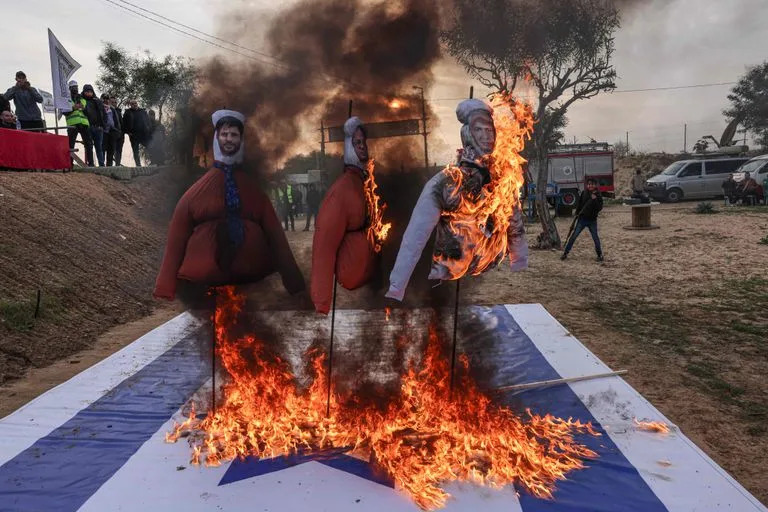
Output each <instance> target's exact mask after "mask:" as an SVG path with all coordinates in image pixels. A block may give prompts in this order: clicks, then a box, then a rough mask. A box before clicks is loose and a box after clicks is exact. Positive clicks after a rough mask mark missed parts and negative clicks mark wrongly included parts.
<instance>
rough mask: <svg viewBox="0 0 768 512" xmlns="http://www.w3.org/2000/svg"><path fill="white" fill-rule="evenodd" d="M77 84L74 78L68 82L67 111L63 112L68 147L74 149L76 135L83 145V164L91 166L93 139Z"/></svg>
mask: <svg viewBox="0 0 768 512" xmlns="http://www.w3.org/2000/svg"><path fill="white" fill-rule="evenodd" d="M79 90H80V89H79V87H78V84H77V82H76V81H75V80H71V81H70V82H69V95H70V97H69V103H70V110H69V112H64V118H65V119H66V120H67V135H68V136H69V149H70V150H74V149H75V142H76V141H77V135H78V134H80V138H81V139H82V141H83V145H84V146H85V164H86V165H87V166H88V167H93V139H92V138H91V130H90V125H89V123H88V117H87V116H86V115H85V106H86V103H87V102H86V100H85V98H83V97H82V96H81V95H80V92H79Z"/></svg>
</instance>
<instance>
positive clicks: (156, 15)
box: [118, 0, 280, 61]
mask: <svg viewBox="0 0 768 512" xmlns="http://www.w3.org/2000/svg"><path fill="white" fill-rule="evenodd" d="M118 1H119V2H120V3H123V4H127V5H130V6H131V7H135V8H136V9H138V10H140V11H143V12H146V13H149V14H151V15H152V16H155V17H157V18H160V19H163V20H165V21H169V22H171V23H173V24H174V25H178V26H180V27H183V28H186V29H188V30H191V31H193V32H197V33H198V34H202V35H204V36H205V37H210V38H211V39H215V40H216V41H221V42H222V43H226V44H229V45H232V46H234V47H235V48H240V49H241V50H247V51H249V52H253V53H255V54H257V55H261V56H262V57H267V58H269V59H273V60H277V61H279V60H280V59H279V58H277V57H275V56H274V55H270V54H268V53H265V52H262V51H259V50H254V49H253V48H248V47H247V46H243V45H241V44H238V43H235V42H233V41H229V40H227V39H223V38H221V37H218V36H215V35H213V34H209V33H207V32H203V31H202V30H200V29H196V28H194V27H190V26H189V25H185V24H184V23H181V22H180V21H176V20H174V19H171V18H168V17H166V16H163V15H162V14H160V13H157V12H155V11H151V10H149V9H146V8H144V7H141V6H140V5H136V4H134V3H131V2H128V1H127V0H118Z"/></svg>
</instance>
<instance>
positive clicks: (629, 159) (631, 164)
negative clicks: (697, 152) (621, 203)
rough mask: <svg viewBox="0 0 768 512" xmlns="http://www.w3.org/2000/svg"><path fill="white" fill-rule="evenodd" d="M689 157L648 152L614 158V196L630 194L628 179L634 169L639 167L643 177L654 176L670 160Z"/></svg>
mask: <svg viewBox="0 0 768 512" xmlns="http://www.w3.org/2000/svg"><path fill="white" fill-rule="evenodd" d="M685 158H690V155H672V154H669V153H648V154H639V155H632V156H626V157H619V158H616V165H615V168H616V172H615V173H614V175H613V183H614V186H615V187H616V197H622V196H630V195H632V187H631V185H630V180H631V179H632V175H634V174H635V169H640V170H641V172H642V174H643V177H644V178H645V179H648V178H650V177H651V176H656V175H657V174H659V173H660V172H661V171H663V170H664V168H665V167H667V166H668V165H669V164H671V163H672V162H676V161H678V160H684V159H685Z"/></svg>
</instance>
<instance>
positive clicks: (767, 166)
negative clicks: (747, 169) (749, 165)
mask: <svg viewBox="0 0 768 512" xmlns="http://www.w3.org/2000/svg"><path fill="white" fill-rule="evenodd" d="M758 174H768V160H763V167H761V168H760V170H759V171H758Z"/></svg>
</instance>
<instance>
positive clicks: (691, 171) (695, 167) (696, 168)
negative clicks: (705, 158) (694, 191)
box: [679, 162, 701, 178]
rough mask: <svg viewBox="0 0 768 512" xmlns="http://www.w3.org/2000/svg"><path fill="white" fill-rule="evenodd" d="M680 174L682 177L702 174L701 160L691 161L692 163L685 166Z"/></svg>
mask: <svg viewBox="0 0 768 512" xmlns="http://www.w3.org/2000/svg"><path fill="white" fill-rule="evenodd" d="M679 176H680V177H681V178H690V177H692V176H701V162H691V163H690V164H688V165H686V166H685V168H684V169H683V170H682V171H681V172H680V174H679Z"/></svg>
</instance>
